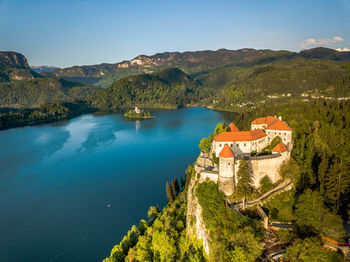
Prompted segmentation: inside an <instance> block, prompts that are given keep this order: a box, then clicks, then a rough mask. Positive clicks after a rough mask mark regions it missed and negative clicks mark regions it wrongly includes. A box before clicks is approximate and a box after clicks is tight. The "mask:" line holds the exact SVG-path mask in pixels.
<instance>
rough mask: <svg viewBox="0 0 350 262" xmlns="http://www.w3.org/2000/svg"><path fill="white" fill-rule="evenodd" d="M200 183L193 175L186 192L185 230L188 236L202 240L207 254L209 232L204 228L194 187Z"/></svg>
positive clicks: (200, 208)
mask: <svg viewBox="0 0 350 262" xmlns="http://www.w3.org/2000/svg"><path fill="white" fill-rule="evenodd" d="M198 183H200V181H199V179H197V177H196V176H195V177H193V178H192V180H191V183H190V185H189V188H188V193H187V217H186V224H187V225H186V230H187V235H188V236H189V237H191V236H193V237H196V238H197V239H201V240H203V248H204V252H205V253H206V255H209V232H208V230H207V229H206V228H205V224H204V221H203V217H202V207H201V206H200V204H199V202H198V198H197V197H196V188H197V186H198Z"/></svg>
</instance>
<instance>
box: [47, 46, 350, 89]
mask: <svg viewBox="0 0 350 262" xmlns="http://www.w3.org/2000/svg"><path fill="white" fill-rule="evenodd" d="M293 57H302V58H310V59H311V58H315V59H316V58H317V59H328V60H334V61H350V52H338V51H336V50H333V49H328V48H321V47H320V48H314V49H309V50H304V51H301V52H300V53H296V52H290V51H283V50H282V51H272V50H255V49H248V48H245V49H240V50H227V49H219V50H216V51H210V50H207V51H194V52H183V53H180V52H165V53H158V54H155V55H151V56H146V55H139V56H137V57H135V58H134V59H131V60H129V61H122V62H119V63H115V64H106V63H103V64H98V65H88V66H73V67H68V68H62V69H57V70H53V71H52V74H53V75H55V76H56V77H62V78H65V79H66V80H72V81H77V82H81V83H86V84H95V85H97V86H100V87H108V86H109V85H110V84H111V83H113V82H114V81H115V80H118V79H120V78H123V77H125V76H128V75H135V74H140V73H152V72H155V71H158V70H161V69H164V68H169V67H177V68H179V69H181V70H183V71H184V72H185V73H187V74H189V75H191V76H192V77H194V76H198V75H200V74H203V73H205V72H208V71H212V70H214V69H219V68H224V67H227V66H243V65H246V66H252V65H259V64H266V63H269V62H272V61H275V60H281V59H287V58H289V59H290V58H293Z"/></svg>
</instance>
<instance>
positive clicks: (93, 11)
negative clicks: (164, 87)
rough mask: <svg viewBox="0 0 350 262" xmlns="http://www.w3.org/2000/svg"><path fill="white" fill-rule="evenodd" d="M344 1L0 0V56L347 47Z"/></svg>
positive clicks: (41, 61) (102, 57)
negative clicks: (7, 54) (18, 53)
mask: <svg viewBox="0 0 350 262" xmlns="http://www.w3.org/2000/svg"><path fill="white" fill-rule="evenodd" d="M349 25H350V0H300V1H298V0H294V1H289V0H274V1H272V0H271V1H269V0H264V1H262V0H256V1H253V0H242V1H241V0H215V1H214V0H211V1H210V0H187V1H185V0H172V1H167V0H143V1H142V0H114V1H113V0H69V1H67V0H0V51H16V52H20V53H22V54H23V55H25V56H26V57H27V59H28V62H29V64H30V65H52V66H59V67H68V66H73V65H90V64H99V63H116V62H120V61H123V60H130V59H132V58H134V57H136V56H138V55H141V54H144V55H152V54H155V53H160V52H166V51H169V52H173V51H180V52H183V51H198V50H217V49H220V48H226V49H230V50H235V49H240V48H255V49H272V50H281V49H283V50H290V51H300V50H302V49H307V48H313V47H316V46H324V47H329V48H334V49H338V50H348V49H350V29H349Z"/></svg>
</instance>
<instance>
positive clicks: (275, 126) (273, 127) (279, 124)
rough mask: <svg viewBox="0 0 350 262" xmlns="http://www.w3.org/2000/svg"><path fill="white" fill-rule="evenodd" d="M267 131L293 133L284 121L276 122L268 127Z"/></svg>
mask: <svg viewBox="0 0 350 262" xmlns="http://www.w3.org/2000/svg"><path fill="white" fill-rule="evenodd" d="M265 129H266V130H267V129H269V130H284V131H292V129H291V128H290V127H289V126H288V125H287V124H286V123H284V122H283V121H281V120H279V119H277V120H276V121H274V122H272V123H271V124H270V125H268V127H266V128H265Z"/></svg>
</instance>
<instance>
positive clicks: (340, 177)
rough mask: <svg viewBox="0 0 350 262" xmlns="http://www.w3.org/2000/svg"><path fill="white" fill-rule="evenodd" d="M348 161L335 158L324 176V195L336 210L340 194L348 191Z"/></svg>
mask: <svg viewBox="0 0 350 262" xmlns="http://www.w3.org/2000/svg"><path fill="white" fill-rule="evenodd" d="M349 168H350V161H347V162H345V163H343V162H339V161H338V160H336V161H335V162H334V163H333V164H332V165H331V167H330V168H329V170H328V173H327V175H326V177H325V183H324V186H325V195H326V197H327V199H328V200H330V201H331V202H333V203H334V204H335V209H336V210H337V211H338V210H339V207H340V202H341V197H342V195H345V194H348V193H349V192H350V174H349Z"/></svg>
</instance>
